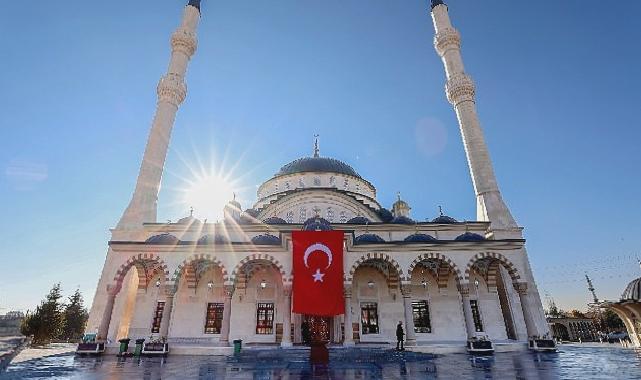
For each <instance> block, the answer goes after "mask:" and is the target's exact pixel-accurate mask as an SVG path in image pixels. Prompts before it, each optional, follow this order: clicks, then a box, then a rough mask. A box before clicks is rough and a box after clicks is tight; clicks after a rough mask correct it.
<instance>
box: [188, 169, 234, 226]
mask: <svg viewBox="0 0 641 380" xmlns="http://www.w3.org/2000/svg"><path fill="white" fill-rule="evenodd" d="M233 197H234V188H233V184H232V183H231V182H230V181H229V179H228V178H225V177H223V176H222V175H220V174H207V175H201V176H199V177H198V178H195V179H194V180H193V181H190V183H189V185H188V186H187V187H186V189H185V190H184V195H183V203H184V204H185V205H187V207H193V208H194V210H195V213H196V215H199V216H200V217H203V218H208V219H210V220H212V219H213V220H219V219H221V218H222V216H223V208H224V207H225V204H227V202H229V201H230V200H231V199H233ZM213 220H212V221H213Z"/></svg>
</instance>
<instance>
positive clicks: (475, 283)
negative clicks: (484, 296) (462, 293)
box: [474, 278, 479, 289]
mask: <svg viewBox="0 0 641 380" xmlns="http://www.w3.org/2000/svg"><path fill="white" fill-rule="evenodd" d="M474 286H476V288H477V289H478V287H479V279H478V278H475V279H474Z"/></svg>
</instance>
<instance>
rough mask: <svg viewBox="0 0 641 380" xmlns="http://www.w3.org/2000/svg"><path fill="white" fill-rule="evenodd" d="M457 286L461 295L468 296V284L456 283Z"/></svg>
mask: <svg viewBox="0 0 641 380" xmlns="http://www.w3.org/2000/svg"><path fill="white" fill-rule="evenodd" d="M457 288H458V292H459V293H461V296H462V297H469V296H470V284H459V285H457Z"/></svg>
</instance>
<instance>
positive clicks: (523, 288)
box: [514, 282, 527, 296]
mask: <svg viewBox="0 0 641 380" xmlns="http://www.w3.org/2000/svg"><path fill="white" fill-rule="evenodd" d="M514 290H516V292H517V293H518V294H519V295H520V296H523V295H526V294H527V282H515V283H514Z"/></svg>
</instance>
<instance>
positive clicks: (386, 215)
mask: <svg viewBox="0 0 641 380" xmlns="http://www.w3.org/2000/svg"><path fill="white" fill-rule="evenodd" d="M378 215H379V216H380V217H381V220H382V221H383V223H389V222H390V221H391V220H392V219H394V215H392V212H391V211H390V210H388V209H386V208H384V207H381V209H380V210H378Z"/></svg>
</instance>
